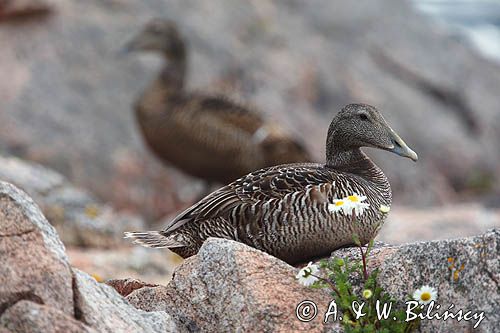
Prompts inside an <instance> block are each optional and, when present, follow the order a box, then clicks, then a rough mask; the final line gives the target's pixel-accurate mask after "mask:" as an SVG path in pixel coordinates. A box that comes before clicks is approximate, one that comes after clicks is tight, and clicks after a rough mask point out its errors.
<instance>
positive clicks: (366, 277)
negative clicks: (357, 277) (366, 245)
mask: <svg viewBox="0 0 500 333" xmlns="http://www.w3.org/2000/svg"><path fill="white" fill-rule="evenodd" d="M359 250H360V251H361V260H363V278H364V279H365V282H366V280H368V269H367V267H366V253H365V252H364V251H363V246H361V244H360V245H359ZM367 252H368V250H367Z"/></svg>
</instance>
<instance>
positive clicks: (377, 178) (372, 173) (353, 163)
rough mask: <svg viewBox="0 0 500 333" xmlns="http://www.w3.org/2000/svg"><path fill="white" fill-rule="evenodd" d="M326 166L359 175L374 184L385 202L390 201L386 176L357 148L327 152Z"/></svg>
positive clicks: (389, 189)
mask: <svg viewBox="0 0 500 333" xmlns="http://www.w3.org/2000/svg"><path fill="white" fill-rule="evenodd" d="M326 167H327V168H333V169H335V170H338V171H341V172H346V173H350V174H353V175H356V176H359V177H361V178H363V179H365V180H366V181H369V182H371V183H372V184H374V185H375V186H376V188H377V190H378V191H379V193H380V194H381V195H382V196H384V197H385V199H386V202H388V203H390V201H391V196H392V195H391V188H390V184H389V181H388V180H387V177H386V176H385V174H384V173H383V171H382V169H380V168H379V167H378V166H377V165H376V164H375V163H373V161H372V160H371V159H370V158H369V157H368V156H366V154H365V153H363V152H362V151H361V149H359V148H354V149H350V150H339V151H335V150H334V151H333V152H331V154H327V162H326Z"/></svg>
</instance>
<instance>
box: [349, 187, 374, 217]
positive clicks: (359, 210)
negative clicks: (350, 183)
mask: <svg viewBox="0 0 500 333" xmlns="http://www.w3.org/2000/svg"><path fill="white" fill-rule="evenodd" d="M345 200H346V202H347V204H346V206H347V207H348V208H349V212H350V213H351V212H352V210H353V209H354V213H355V214H356V216H360V215H362V214H363V212H364V211H365V209H367V208H368V207H370V204H369V203H366V202H363V201H365V200H366V196H364V195H359V194H357V193H354V194H352V195H350V196H348V197H346V198H345Z"/></svg>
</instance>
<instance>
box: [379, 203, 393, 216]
mask: <svg viewBox="0 0 500 333" xmlns="http://www.w3.org/2000/svg"><path fill="white" fill-rule="evenodd" d="M379 210H380V212H381V213H383V214H387V213H389V212H390V211H391V207H389V206H386V205H380V208H379Z"/></svg>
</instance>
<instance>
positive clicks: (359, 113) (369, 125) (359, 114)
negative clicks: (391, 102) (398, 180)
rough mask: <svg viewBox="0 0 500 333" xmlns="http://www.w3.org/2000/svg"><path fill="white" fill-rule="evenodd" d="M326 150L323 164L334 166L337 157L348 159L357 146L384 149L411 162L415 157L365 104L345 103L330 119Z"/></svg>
mask: <svg viewBox="0 0 500 333" xmlns="http://www.w3.org/2000/svg"><path fill="white" fill-rule="evenodd" d="M326 147H327V149H326V150H327V164H332V165H335V164H338V161H337V160H338V158H339V155H340V156H341V155H342V154H344V155H345V156H348V155H349V153H350V152H352V151H356V150H359V148H360V147H372V148H378V149H382V150H387V151H390V152H392V153H394V154H397V155H399V156H402V157H407V158H409V159H411V160H413V161H417V160H418V156H417V154H416V153H415V152H414V151H413V150H412V149H410V147H408V145H407V144H406V143H405V142H404V141H403V139H401V137H400V136H399V135H398V134H397V133H396V131H394V130H393V129H392V128H391V126H389V124H387V122H386V121H385V119H384V117H382V114H381V113H380V112H379V111H378V110H377V109H376V108H375V107H373V106H370V105H366V104H349V105H347V106H345V107H344V108H343V109H342V110H341V111H340V112H339V113H338V114H337V115H336V116H335V117H334V118H333V120H332V122H331V124H330V128H329V129H328V136H327V145H326ZM345 156H344V158H345ZM341 157H342V156H341Z"/></svg>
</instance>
